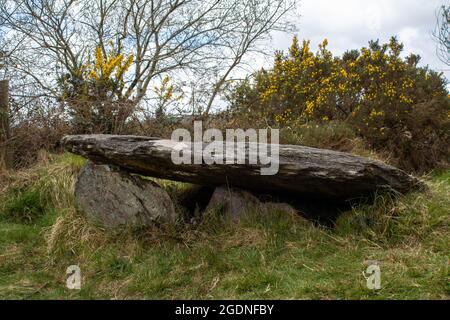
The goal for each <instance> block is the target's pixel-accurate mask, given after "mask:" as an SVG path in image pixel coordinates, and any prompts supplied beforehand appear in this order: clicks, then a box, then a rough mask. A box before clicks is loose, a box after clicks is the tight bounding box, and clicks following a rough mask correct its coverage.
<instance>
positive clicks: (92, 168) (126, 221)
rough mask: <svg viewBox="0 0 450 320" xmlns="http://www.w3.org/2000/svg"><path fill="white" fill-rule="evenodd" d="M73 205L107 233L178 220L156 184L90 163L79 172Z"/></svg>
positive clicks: (166, 195) (162, 190) (165, 195)
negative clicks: (74, 203)
mask: <svg viewBox="0 0 450 320" xmlns="http://www.w3.org/2000/svg"><path fill="white" fill-rule="evenodd" d="M75 201H76V204H77V207H78V208H79V209H81V211H82V212H84V213H85V214H86V216H87V217H88V218H89V219H90V220H91V221H93V222H95V223H96V224H98V225H100V226H103V227H105V228H107V229H115V228H118V227H123V226H128V227H140V226H147V225H150V224H153V223H155V222H162V221H168V222H170V221H174V220H175V219H176V218H177V216H176V213H175V210H174V206H173V203H172V200H171V199H170V197H169V195H168V194H167V192H166V191H165V190H164V189H162V188H161V187H159V186H158V185H157V184H156V183H154V182H152V181H148V180H144V179H142V178H139V177H137V176H132V175H130V174H128V173H126V172H122V171H114V170H112V169H111V168H110V167H109V166H107V165H96V164H93V163H91V162H90V163H88V164H87V165H86V166H85V167H84V168H83V169H82V170H81V172H80V175H79V177H78V181H77V183H76V186H75Z"/></svg>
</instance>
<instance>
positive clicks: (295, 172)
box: [62, 135, 419, 200]
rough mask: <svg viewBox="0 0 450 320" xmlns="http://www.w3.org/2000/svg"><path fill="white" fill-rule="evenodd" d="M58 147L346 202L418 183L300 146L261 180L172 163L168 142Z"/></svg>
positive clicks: (133, 139) (242, 172) (165, 174)
mask: <svg viewBox="0 0 450 320" xmlns="http://www.w3.org/2000/svg"><path fill="white" fill-rule="evenodd" d="M62 143H63V144H64V145H65V147H66V149H67V150H68V151H70V152H73V153H76V154H79V155H82V156H85V157H87V158H89V159H91V160H93V161H94V162H96V163H106V164H113V165H116V166H119V167H121V168H123V169H124V170H126V171H129V172H132V173H139V174H142V175H147V176H152V177H158V178H163V179H169V180H177V181H184V182H190V183H194V184H199V185H205V186H222V185H228V186H232V187H238V188H242V189H248V190H255V191H268V192H277V193H282V194H286V193H290V194H293V195H307V196H308V197H316V198H320V199H324V198H328V199H339V200H345V199H353V198H356V197H360V196H366V195H369V194H371V193H373V192H374V191H375V190H376V189H378V188H380V187H388V188H391V189H394V190H396V191H398V192H402V193H404V192H408V191H409V190H411V189H413V188H414V187H416V186H418V185H419V183H418V181H417V180H416V179H415V178H413V177H412V176H410V175H408V174H406V173H405V172H403V171H402V170H399V169H397V168H395V167H392V166H389V165H386V164H384V163H382V162H379V161H374V160H370V159H366V158H363V157H358V156H354V155H351V154H348V153H343V152H336V151H330V150H323V149H315V148H308V147H303V146H292V145H280V149H279V150H280V151H279V154H280V156H279V160H278V162H279V172H278V173H277V174H276V175H274V176H262V175H261V174H260V169H261V167H262V166H261V165H249V164H245V165H238V164H234V165H217V164H215V165H206V164H198V165H196V164H182V165H175V164H174V163H173V162H172V160H171V154H172V151H173V150H174V148H176V146H177V147H179V145H178V143H176V142H173V141H170V140H161V139H157V138H149V137H138V136H111V135H76V136H66V137H64V139H63V141H62ZM182 150H183V152H186V153H189V154H194V152H195V150H194V148H193V144H189V143H186V144H185V146H184V147H183V148H182ZM247 158H248V156H247ZM247 163H248V162H247Z"/></svg>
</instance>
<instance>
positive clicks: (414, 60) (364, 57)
mask: <svg viewBox="0 0 450 320" xmlns="http://www.w3.org/2000/svg"><path fill="white" fill-rule="evenodd" d="M327 45H328V41H327V40H324V42H323V43H322V44H320V45H319V50H318V51H317V52H316V53H313V52H312V51H311V49H310V42H309V41H303V44H302V45H301V46H300V45H299V43H298V40H297V38H294V40H293V43H292V46H291V48H290V49H289V52H288V53H287V54H284V53H282V52H277V53H276V54H275V62H274V66H273V68H272V69H271V70H268V71H267V70H264V69H263V70H261V71H259V72H257V73H256V74H255V75H254V76H253V77H252V78H251V79H247V80H245V81H243V82H241V83H240V84H239V85H238V86H237V87H236V88H235V89H234V90H233V93H232V94H231V95H230V97H229V100H230V104H231V110H232V111H233V112H234V113H235V114H239V115H241V116H242V115H243V118H245V119H246V121H248V122H250V123H251V122H253V121H261V119H264V121H266V122H267V123H268V124H269V125H271V126H279V127H281V128H290V129H292V130H294V131H295V130H296V128H299V127H301V126H304V125H305V124H306V123H308V122H311V121H314V123H319V124H322V125H327V124H328V123H330V122H333V123H336V122H338V123H346V124H347V125H349V126H350V127H351V128H352V130H353V132H354V134H355V135H357V136H359V137H362V138H363V139H364V141H365V142H366V143H367V144H368V146H369V147H370V148H373V149H375V150H380V151H385V152H388V153H389V154H390V156H391V157H392V158H393V159H395V162H396V164H397V165H399V166H401V167H402V168H405V169H407V170H410V171H416V172H423V171H427V170H429V169H432V168H435V167H440V166H446V160H447V159H449V157H450V149H449V145H448V141H449V140H450V136H449V129H450V103H449V97H448V91H447V89H446V81H445V79H444V78H443V76H442V74H439V73H437V72H434V71H432V70H430V69H428V67H419V66H418V63H419V61H420V57H419V56H417V55H414V54H411V55H409V56H407V57H405V58H404V57H402V55H401V54H402V51H403V45H402V44H400V43H399V42H398V41H397V39H396V38H394V37H393V38H391V40H390V41H389V43H386V44H380V43H379V42H378V41H372V42H370V43H369V46H368V47H367V48H362V49H361V50H352V51H348V52H346V53H344V54H343V55H342V56H341V57H334V56H333V55H332V53H331V52H330V51H329V50H328V49H327Z"/></svg>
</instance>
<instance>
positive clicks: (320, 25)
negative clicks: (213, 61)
mask: <svg viewBox="0 0 450 320" xmlns="http://www.w3.org/2000/svg"><path fill="white" fill-rule="evenodd" d="M443 4H446V5H449V4H450V0H300V4H299V8H298V11H299V14H300V18H299V19H298V22H297V23H296V24H297V27H298V32H297V35H298V37H299V39H310V40H311V44H312V49H314V51H316V49H317V45H318V44H319V43H320V42H322V40H323V39H324V38H327V39H328V41H329V49H330V50H331V51H332V52H333V53H334V54H336V55H338V54H342V53H343V52H344V51H346V50H348V49H358V48H361V47H362V46H367V43H368V41H369V40H370V39H374V40H375V39H380V41H381V42H383V43H384V42H387V41H388V40H389V38H390V37H391V36H393V35H396V36H398V38H399V40H400V41H401V42H403V43H404V45H405V52H406V53H411V52H413V53H416V54H419V55H420V56H421V57H422V64H423V65H426V64H428V65H429V66H430V67H431V68H432V69H434V70H439V71H443V72H444V73H445V76H446V78H447V79H450V67H449V66H446V65H445V64H443V63H442V62H441V61H439V59H438V58H437V56H436V42H435V41H434V39H433V38H432V31H433V29H434V28H435V25H436V12H437V9H438V8H439V7H440V6H441V5H443ZM290 42H291V36H287V35H278V34H277V35H276V36H274V38H273V46H274V48H279V49H282V50H285V49H287V48H288V47H289V45H290Z"/></svg>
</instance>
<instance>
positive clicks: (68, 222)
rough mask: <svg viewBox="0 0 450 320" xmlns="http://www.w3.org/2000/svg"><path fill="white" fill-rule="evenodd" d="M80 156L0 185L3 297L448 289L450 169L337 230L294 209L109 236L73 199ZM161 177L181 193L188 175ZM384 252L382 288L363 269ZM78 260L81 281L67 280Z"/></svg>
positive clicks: (262, 295) (274, 295)
mask: <svg viewBox="0 0 450 320" xmlns="http://www.w3.org/2000/svg"><path fill="white" fill-rule="evenodd" d="M83 163H84V161H83V160H82V159H81V158H79V157H74V156H71V155H63V156H57V157H54V159H53V161H51V162H50V164H47V165H42V166H39V167H37V168H34V169H31V170H28V171H26V172H22V173H17V174H14V175H12V176H10V177H8V178H7V179H6V180H7V181H8V182H7V186H5V187H4V188H1V190H2V191H1V193H0V299H101V298H104V299H116V298H119V299H132V298H138V299H177V298H180V299H222V298H223V299H449V297H450V285H449V276H450V275H449V268H448V263H449V251H448V247H449V244H450V237H449V222H450V221H449V211H450V209H449V208H450V171H444V172H440V173H436V174H434V175H432V176H430V177H429V178H427V181H428V182H427V183H428V185H429V190H428V191H427V192H425V193H413V194H409V195H406V196H393V195H387V194H380V195H378V196H377V197H376V200H375V202H374V203H373V204H366V205H363V204H361V205H360V206H358V207H356V208H354V209H353V210H352V211H350V212H347V213H345V214H343V215H342V216H341V217H340V218H339V219H338V221H337V224H336V226H335V227H334V228H332V229H326V228H323V227H318V226H316V225H314V224H312V223H311V222H309V221H307V220H305V219H303V218H301V217H300V216H298V215H288V214H286V213H283V212H272V213H271V214H268V215H264V216H261V215H258V214H257V213H254V214H250V215H248V216H247V217H245V218H243V219H242V220H241V221H239V222H237V223H232V222H230V221H227V220H226V219H223V218H220V217H217V216H214V215H213V216H208V218H207V219H204V220H203V221H201V222H200V223H198V224H197V225H182V224H180V225H177V226H162V227H160V228H156V227H155V228H148V229H147V230H139V231H126V232H123V233H121V234H109V233H106V232H104V231H102V230H99V229H96V228H95V227H93V226H91V225H90V224H89V223H88V222H87V221H85V219H84V217H83V216H82V215H81V214H79V213H78V212H77V211H76V210H75V209H74V206H73V186H74V182H75V177H76V173H77V172H78V170H79V169H80V167H81V166H82V164H83ZM162 185H163V186H164V187H165V188H167V189H168V190H169V193H170V194H171V195H172V196H173V197H175V198H176V194H177V192H178V191H182V190H183V189H184V186H183V185H182V184H177V183H170V182H164V183H162ZM371 260H376V261H379V263H380V266H381V280H382V288H381V290H379V291H376V292H375V291H370V290H369V289H367V287H366V280H365V278H364V276H363V271H364V270H365V269H366V268H367V265H368V263H369V261H371ZM73 264H77V265H79V266H80V268H81V272H82V289H81V290H80V291H72V290H68V289H67V288H66V286H65V283H66V278H67V275H66V273H65V272H66V268H67V267H68V266H70V265H73Z"/></svg>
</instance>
